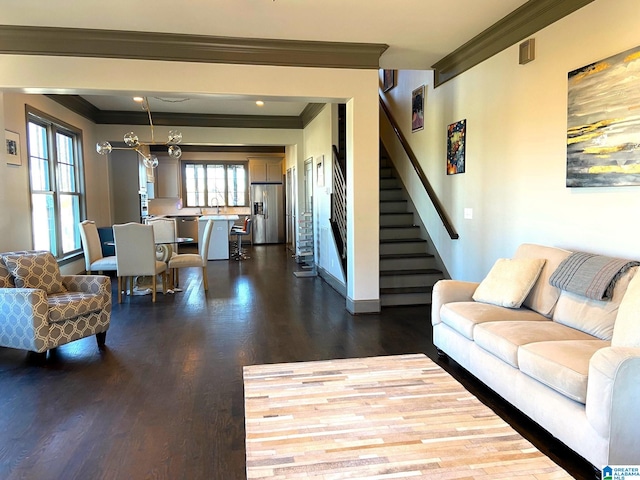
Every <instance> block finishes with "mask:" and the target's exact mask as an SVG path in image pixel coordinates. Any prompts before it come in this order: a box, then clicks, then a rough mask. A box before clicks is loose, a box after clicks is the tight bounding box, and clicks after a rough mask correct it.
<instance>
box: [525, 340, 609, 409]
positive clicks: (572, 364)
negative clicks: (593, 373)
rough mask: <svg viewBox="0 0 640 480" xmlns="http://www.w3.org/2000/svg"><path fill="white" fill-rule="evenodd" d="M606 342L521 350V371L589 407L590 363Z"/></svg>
mask: <svg viewBox="0 0 640 480" xmlns="http://www.w3.org/2000/svg"><path fill="white" fill-rule="evenodd" d="M609 345H610V342H608V341H605V340H565V341H553V342H537V343H530V344H528V345H523V346H522V347H520V348H519V349H518V364H519V366H520V371H522V372H523V373H525V374H527V375H528V376H530V377H531V378H535V379H536V380H538V381H539V382H541V383H543V384H545V385H546V386H548V387H550V388H553V389H554V390H555V391H557V392H559V393H561V394H562V395H564V396H566V397H569V398H571V399H572V400H575V401H576V402H580V403H586V401H587V383H588V382H587V380H588V378H589V361H590V360H591V357H592V356H593V354H594V353H595V352H597V351H598V350H600V349H601V348H605V347H608V346H609Z"/></svg>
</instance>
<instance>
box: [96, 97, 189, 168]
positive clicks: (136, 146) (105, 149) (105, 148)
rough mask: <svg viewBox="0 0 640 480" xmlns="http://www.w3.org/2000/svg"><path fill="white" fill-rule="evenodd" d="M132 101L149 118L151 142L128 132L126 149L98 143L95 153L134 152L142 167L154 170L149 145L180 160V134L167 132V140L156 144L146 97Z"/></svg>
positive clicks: (153, 157)
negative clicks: (142, 140) (143, 140)
mask: <svg viewBox="0 0 640 480" xmlns="http://www.w3.org/2000/svg"><path fill="white" fill-rule="evenodd" d="M133 100H134V101H136V102H138V103H140V104H141V106H142V109H143V110H144V111H145V112H147V115H148V116H149V126H150V127H151V142H148V143H145V142H140V139H139V138H138V136H137V135H136V134H135V133H133V132H129V133H126V134H125V135H124V144H125V145H126V147H114V146H112V145H111V144H110V143H109V142H107V141H102V142H98V143H97V144H96V151H97V152H98V153H99V154H100V155H108V154H109V153H111V151H112V150H134V151H136V152H137V153H138V155H140V156H141V157H142V159H143V162H144V165H145V166H146V167H148V168H155V167H157V166H158V157H156V156H155V155H152V154H151V151H150V149H149V148H142V147H149V146H151V145H165V146H166V147H167V153H168V154H169V156H170V157H172V158H180V157H181V156H182V149H181V148H180V147H179V146H178V144H179V143H180V142H181V141H182V133H180V132H179V131H178V130H169V138H168V140H167V141H166V142H164V143H156V141H155V138H154V135H153V120H152V119H151V109H150V108H149V102H148V101H147V97H134V98H133Z"/></svg>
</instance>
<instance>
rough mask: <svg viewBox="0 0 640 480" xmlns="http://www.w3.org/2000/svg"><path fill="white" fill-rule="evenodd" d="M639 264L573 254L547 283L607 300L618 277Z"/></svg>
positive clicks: (588, 296)
mask: <svg viewBox="0 0 640 480" xmlns="http://www.w3.org/2000/svg"><path fill="white" fill-rule="evenodd" d="M635 265H640V262H635V261H630V260H624V259H621V258H611V257H605V256H602V255H593V254H591V253H584V252H575V253H572V254H571V255H569V256H568V257H567V258H565V259H564V260H563V261H562V262H561V263H560V265H559V266H558V268H557V269H556V271H555V272H553V273H552V274H551V277H550V278H549V283H550V284H551V285H553V286H554V287H558V288H560V289H561V290H566V291H567V292H572V293H577V294H578V295H582V296H584V297H587V298H592V299H594V300H610V299H611V297H612V296H613V289H614V287H615V285H616V281H617V280H618V278H620V277H621V276H622V274H623V273H624V272H626V271H627V270H628V269H629V268H631V267H633V266H635Z"/></svg>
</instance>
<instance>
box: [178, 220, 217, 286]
mask: <svg viewBox="0 0 640 480" xmlns="http://www.w3.org/2000/svg"><path fill="white" fill-rule="evenodd" d="M212 230H213V220H207V223H206V224H205V226H204V231H203V233H202V241H201V242H200V243H199V244H198V253H181V254H178V255H176V256H174V257H172V258H171V259H170V260H169V270H170V271H171V278H172V279H175V280H174V281H175V285H176V286H178V284H179V282H180V277H179V275H180V274H179V269H180V268H185V267H201V268H202V282H203V284H204V290H205V292H206V291H207V290H209V281H208V279H207V256H208V255H207V253H208V252H209V243H210V241H211V231H212Z"/></svg>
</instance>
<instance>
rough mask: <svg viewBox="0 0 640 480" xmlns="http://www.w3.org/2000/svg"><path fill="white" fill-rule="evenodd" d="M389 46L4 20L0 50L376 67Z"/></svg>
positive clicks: (225, 61)
mask: <svg viewBox="0 0 640 480" xmlns="http://www.w3.org/2000/svg"><path fill="white" fill-rule="evenodd" d="M387 48H389V46H388V45H385V44H381V43H346V42H312V41H298V40H276V39H263V38H234V37H214V36H207V35H186V34H175V33H157V32H135V31H128V30H97V29H84V28H58V27H34V26H23V25H0V53H4V54H18V55H51V56H59V55H62V56H72V57H100V58H129V59H139V60H163V61H178V62H201V63H227V64H248V65H278V66H289V67H326V68H357V69H378V68H379V64H380V62H379V60H380V55H382V53H383V52H384V51H385V50H386V49H387Z"/></svg>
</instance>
